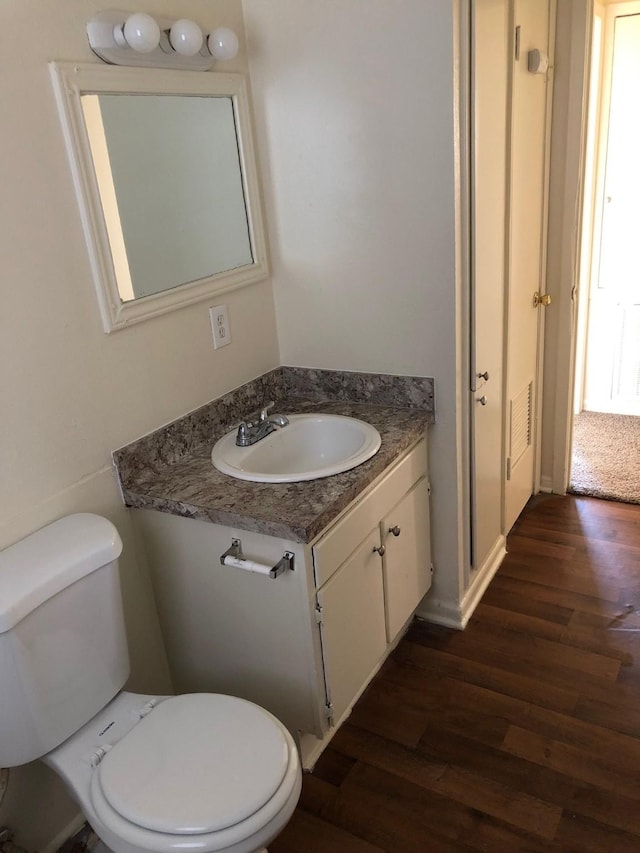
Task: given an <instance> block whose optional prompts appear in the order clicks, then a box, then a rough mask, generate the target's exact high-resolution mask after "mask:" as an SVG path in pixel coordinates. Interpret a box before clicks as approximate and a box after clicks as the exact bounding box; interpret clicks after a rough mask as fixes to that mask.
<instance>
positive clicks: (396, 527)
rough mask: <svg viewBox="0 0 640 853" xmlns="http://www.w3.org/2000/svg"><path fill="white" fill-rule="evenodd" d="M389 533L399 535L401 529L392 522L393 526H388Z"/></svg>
mask: <svg viewBox="0 0 640 853" xmlns="http://www.w3.org/2000/svg"><path fill="white" fill-rule="evenodd" d="M389 533H393V535H394V536H400V534H401V533H402V531H401V529H400V528H399V527H398V525H397V524H394V525H393V527H390V528H389Z"/></svg>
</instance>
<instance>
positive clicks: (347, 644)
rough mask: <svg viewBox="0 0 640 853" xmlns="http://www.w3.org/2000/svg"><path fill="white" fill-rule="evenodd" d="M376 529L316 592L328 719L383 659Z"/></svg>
mask: <svg viewBox="0 0 640 853" xmlns="http://www.w3.org/2000/svg"><path fill="white" fill-rule="evenodd" d="M379 545H380V531H379V528H378V525H376V526H375V528H374V529H373V530H372V531H371V532H370V533H369V535H368V536H367V537H366V538H365V540H364V541H363V542H362V544H361V545H360V547H359V548H357V549H356V550H355V551H354V553H353V554H352V555H351V557H349V559H348V560H347V561H346V562H345V563H344V564H343V565H342V567H341V568H340V569H338V571H337V572H336V573H335V574H334V575H333V576H332V577H331V579H330V580H329V581H327V583H326V584H325V585H324V586H323V587H322V589H321V590H320V591H319V592H318V604H319V605H320V607H321V608H322V623H321V637H322V656H323V658H324V668H325V680H326V685H327V694H328V697H327V698H328V700H329V702H330V704H331V706H332V716H333V718H334V720H335V721H336V722H337V721H338V720H339V719H340V718H341V717H342V715H343V714H344V713H345V712H346V711H347V710H348V708H349V707H350V706H351V705H352V704H353V702H354V701H355V699H356V698H357V697H358V695H359V694H360V691H361V690H362V688H363V687H364V685H365V684H367V682H368V681H369V678H370V677H371V675H372V674H373V672H374V670H375V668H376V666H377V665H378V663H379V662H380V660H381V659H382V657H383V655H384V653H385V651H386V648H387V638H386V632H385V620H384V591H383V582H382V561H381V559H380V557H379V555H378V554H377V553H376V552H375V551H374V550H373V549H374V547H379Z"/></svg>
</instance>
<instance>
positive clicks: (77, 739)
mask: <svg viewBox="0 0 640 853" xmlns="http://www.w3.org/2000/svg"><path fill="white" fill-rule="evenodd" d="M96 744H99V745H98V746H97V745H96ZM43 761H44V762H45V763H46V764H48V765H49V766H50V767H51V768H52V769H53V770H55V771H56V772H57V773H58V774H59V775H60V776H61V777H62V778H63V779H64V780H65V782H66V784H67V786H68V787H69V789H70V790H71V792H72V794H73V795H74V797H75V799H76V800H77V801H78V803H79V804H80V806H81V807H82V810H83V812H84V813H85V815H86V817H87V819H88V820H89V823H90V824H91V825H92V826H93V828H94V830H95V831H96V833H97V834H98V835H99V836H100V837H101V838H102V840H103V841H104V842H105V843H106V844H107V845H108V846H109V847H110V849H111V850H112V851H113V853H168V851H177V850H187V849H188V850H200V851H218V850H220V851H227V853H254V851H257V850H259V849H262V848H263V847H264V846H265V845H266V844H268V843H269V842H270V841H271V840H272V839H273V838H274V837H275V836H276V835H277V834H278V833H279V832H280V831H281V830H282V829H283V827H284V826H285V825H286V823H287V822H288V820H289V818H290V817H291V814H292V813H293V811H294V809H295V806H296V803H297V801H298V797H299V795H300V785H301V772H300V762H299V758H298V752H297V749H296V747H295V744H294V742H293V738H292V737H291V735H290V734H289V732H288V731H287V729H286V728H285V727H284V726H283V725H282V723H280V722H279V721H278V720H277V719H276V718H275V717H273V716H272V715H271V714H269V713H268V712H267V711H265V710H264V709H263V708H260V707H258V706H257V705H254V704H253V703H251V702H247V701H245V700H243V699H238V698H236V697H233V696H225V695H221V694H210V693H195V694H187V695H183V696H176V697H154V696H146V695H145V696H143V695H140V694H135V693H127V692H122V693H120V694H119V695H118V696H117V697H116V698H115V699H114V700H113V701H112V702H111V703H110V704H109V705H108V706H107V707H106V708H105V709H104V710H103V711H102V712H101V713H100V714H98V715H97V716H96V717H95V718H94V719H93V720H91V721H90V722H89V723H88V724H87V725H86V726H84V727H83V728H82V729H81V730H80V731H79V732H77V733H76V734H75V735H73V736H72V737H71V738H69V739H68V740H67V741H65V742H64V743H63V744H61V745H60V746H59V747H58V748H57V749H54V750H53V751H52V752H50V753H49V754H48V755H46V756H44V757H43Z"/></svg>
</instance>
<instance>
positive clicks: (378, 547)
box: [373, 545, 387, 557]
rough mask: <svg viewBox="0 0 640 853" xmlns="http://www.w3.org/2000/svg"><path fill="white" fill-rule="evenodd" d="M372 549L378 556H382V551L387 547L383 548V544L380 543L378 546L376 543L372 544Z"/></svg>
mask: <svg viewBox="0 0 640 853" xmlns="http://www.w3.org/2000/svg"><path fill="white" fill-rule="evenodd" d="M373 550H374V551H375V552H376V554H380V556H381V557H384V552H385V551H386V550H387V549H386V548H385V546H384V545H380V546H378V545H374V546H373Z"/></svg>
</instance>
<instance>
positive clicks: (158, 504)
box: [114, 368, 433, 543]
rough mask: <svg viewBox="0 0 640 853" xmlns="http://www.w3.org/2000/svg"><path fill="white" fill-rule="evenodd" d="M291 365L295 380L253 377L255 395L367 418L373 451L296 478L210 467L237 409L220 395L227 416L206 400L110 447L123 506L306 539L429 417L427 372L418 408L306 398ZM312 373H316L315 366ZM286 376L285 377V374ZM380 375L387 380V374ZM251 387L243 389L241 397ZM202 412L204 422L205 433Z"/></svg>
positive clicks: (281, 408)
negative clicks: (253, 476)
mask: <svg viewBox="0 0 640 853" xmlns="http://www.w3.org/2000/svg"><path fill="white" fill-rule="evenodd" d="M280 370H281V371H282V369H280ZM284 370H285V371H286V370H287V369H286V368H285V369H284ZM295 370H296V371H298V373H297V374H296V375H295V377H294V379H295V388H293V389H291V388H290V387H287V384H288V383H286V382H285V383H282V382H281V380H282V373H280V374H279V375H277V376H275V377H274V376H272V375H267V378H266V379H265V377H260V380H259V388H258V390H257V392H256V394H257V396H258V397H259V398H260V399H261V400H268V399H275V400H276V411H278V412H282V413H284V414H287V415H290V414H296V413H301V412H316V411H322V412H327V413H331V414H339V415H349V416H351V417H356V418H360V419H362V420H364V421H367V422H368V423H370V424H372V425H373V426H375V427H376V429H377V430H378V432H379V433H380V437H381V439H382V444H381V447H380V450H379V451H378V453H377V454H376V455H375V456H374V457H372V458H371V459H369V460H368V461H367V462H365V463H363V464H362V465H360V466H358V467H357V468H354V469H352V470H351V471H345V472H344V473H342V474H336V475H334V476H332V477H326V478H323V479H320V480H311V481H307V482H302V483H275V484H273V483H251V482H247V481H244V480H237V479H235V478H233V477H229V476H227V475H226V474H222V473H220V472H219V471H217V470H216V469H215V468H214V467H213V464H212V462H211V448H212V447H213V445H214V444H215V442H216V441H217V439H218V438H220V437H221V436H222V435H224V434H225V433H226V432H228V431H229V429H231V428H232V427H233V426H234V425H235V424H234V421H235V423H236V424H237V422H238V421H239V420H240V419H241V416H238V413H237V412H236V411H235V404H233V405H232V404H230V402H229V399H227V400H225V399H224V398H221V400H220V401H215V404H216V405H218V406H222V407H223V409H224V415H226V417H225V416H220V415H219V413H218V415H215V416H212V414H211V410H210V409H211V406H212V405H214V404H210V406H209V407H203V409H202V410H199V411H198V412H197V413H192V414H191V415H188V416H186V419H188V425H187V426H185V419H181V420H180V421H179V422H175V423H174V424H171V425H169V426H168V427H164V428H163V429H162V430H159V431H157V432H156V433H154V434H152V435H151V436H146V437H145V438H143V439H140V440H139V441H138V442H135V443H134V444H132V445H129V446H128V447H126V448H122V449H121V450H118V451H116V452H115V453H114V461H115V464H116V467H117V470H118V474H119V477H120V483H121V488H122V493H123V497H124V501H125V503H126V504H127V506H130V507H137V508H144V509H155V510H159V511H161V512H168V513H172V514H173V515H180V516H185V517H188V518H199V519H203V520H205V521H210V522H214V523H217V524H224V525H227V526H229V527H235V528H239V529H241V530H253V531H256V532H259V533H265V534H267V535H270V536H277V537H281V538H283V539H289V540H291V541H294V542H305V543H306V542H311V541H312V540H313V539H314V538H315V537H316V536H317V535H318V534H319V533H320V532H321V531H322V530H323V529H324V528H325V527H327V526H328V525H329V524H330V523H331V522H332V521H333V519H334V518H335V517H336V516H337V515H339V513H340V512H342V510H343V509H344V508H345V507H346V506H348V504H349V503H351V501H352V500H354V499H355V498H356V497H357V496H358V495H359V494H361V493H362V492H363V491H364V490H365V489H366V488H367V487H368V486H369V485H370V484H371V483H372V482H373V481H374V480H375V479H376V478H377V477H378V476H379V475H380V474H381V473H382V472H383V471H384V470H385V469H386V468H387V467H388V466H389V465H390V464H391V463H393V462H394V461H395V460H396V459H397V458H398V457H399V456H400V455H401V454H402V453H403V452H404V451H405V450H407V449H408V448H410V447H411V446H413V445H414V444H416V443H417V442H418V441H419V440H420V438H422V437H423V436H424V434H425V431H426V429H427V427H428V425H429V424H431V423H433V384H432V380H427V381H428V382H429V383H431V385H430V386H426V387H427V389H428V391H429V393H428V394H427V397H428V398H429V399H430V401H431V403H430V404H429V401H428V400H427V403H426V405H425V404H424V403H423V405H424V408H423V407H419V408H418V407H416V406H415V404H414V407H412V408H405V407H402V408H401V407H398V406H397V405H373V404H371V403H369V402H366V403H365V402H350V401H345V400H344V399H339V400H337V401H336V400H335V398H334V400H333V401H332V400H327V399H322V397H323V396H327V395H326V394H318V393H314V394H313V396H314V398H315V399H305V398H304V397H302V396H299V394H300V391H299V385H300V382H299V379H300V377H299V369H298V368H296V369H295ZM274 373H276V372H275V371H274ZM313 373H314V375H315V376H317V374H318V371H314V372H313ZM326 373H327V374H328V373H331V374H332V375H333V379H334V380H335V373H334V372H329V371H327V372H326ZM353 375H354V374H351V376H353ZM356 375H358V376H363V375H364V374H356ZM285 376H286V378H287V379H290V378H291V374H289V375H286V374H285ZM367 376H369V375H368V374H367ZM411 379H412V380H414V381H415V378H413V377H411ZM385 380H386V382H387V384H388V377H386V378H385ZM265 385H266V387H265ZM307 390H309V386H308V385H307ZM241 391H242V394H241V400H242V402H241V404H240V405H241V406H242V405H244V409H242V411H243V413H244V414H246V413H247V412H248V411H249V409H247V408H246V405H247V391H246V387H244V388H243V389H241ZM265 391H266V392H267V393H264V392H265ZM234 393H235V394H237V392H234ZM253 393H254V390H253V389H250V393H249V396H248V399H251V398H252V395H253ZM412 393H415V387H414V388H412ZM331 396H334V395H333V394H332V395H331ZM335 396H338V397H343V396H344V395H343V394H336V395H335ZM354 396H357V395H354ZM369 396H370V397H371V396H372V397H373V398H375V399H378V398H380V400H379V401H380V402H386V401H387V400H388V395H385V394H384V393H381V394H377V393H375V391H374V393H373V394H371V395H369ZM319 397H320V399H319ZM360 399H361V398H360ZM394 402H395V399H394ZM403 402H404V400H403ZM406 405H407V404H406V402H405V406H406ZM254 408H255V406H254ZM203 420H204V421H205V422H206V424H207V426H208V428H207V430H206V433H208V434H207V435H206V437H205V435H203V425H202V421H203ZM172 436H173V438H172ZM177 445H180V446H179V447H178V449H176V446H177Z"/></svg>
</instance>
